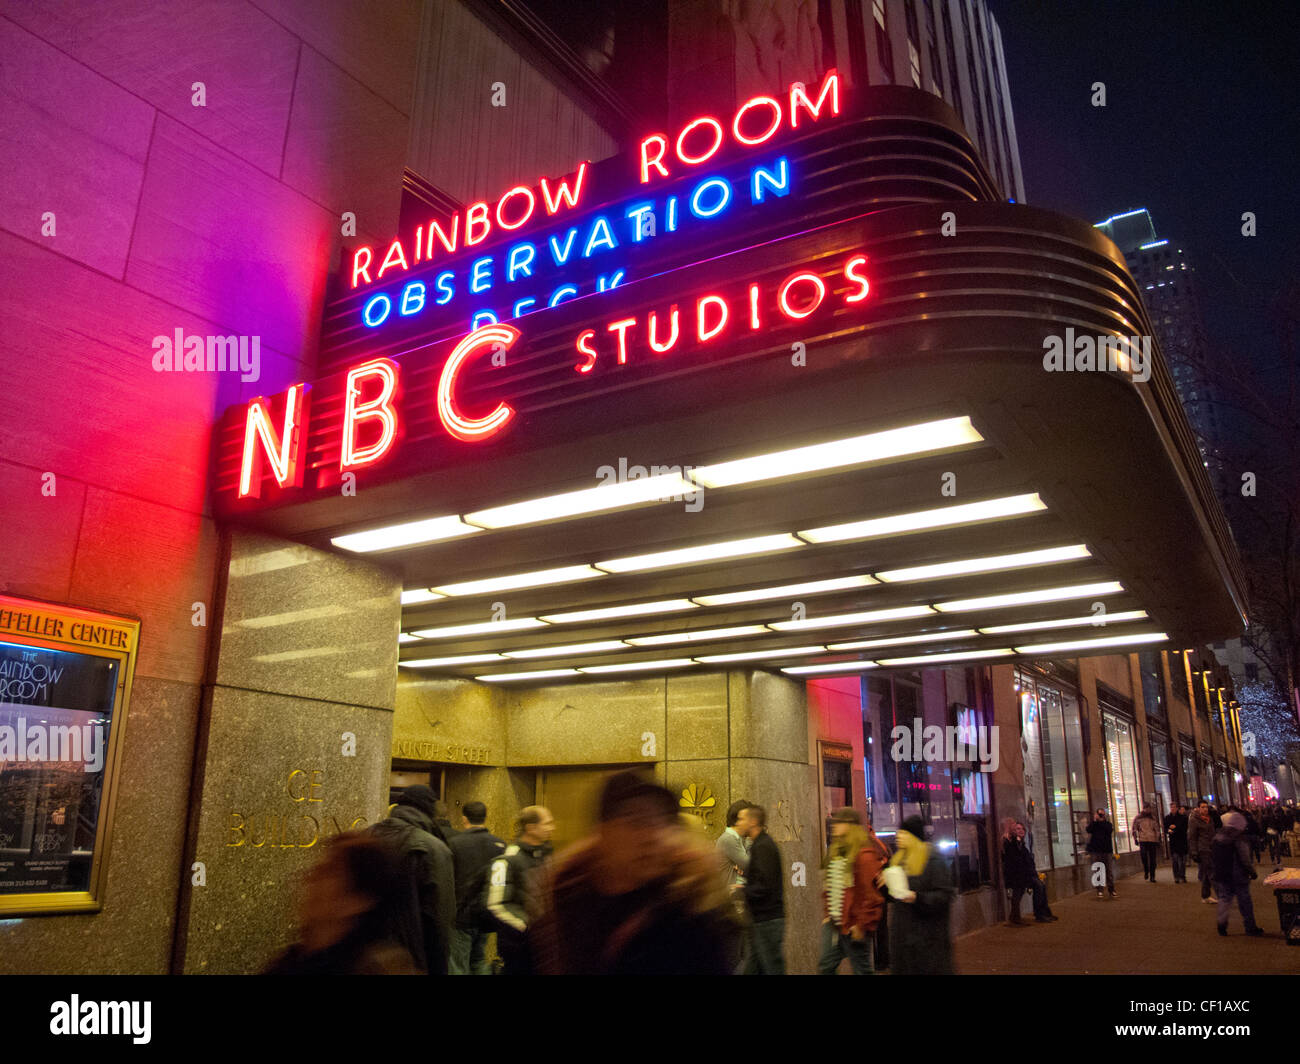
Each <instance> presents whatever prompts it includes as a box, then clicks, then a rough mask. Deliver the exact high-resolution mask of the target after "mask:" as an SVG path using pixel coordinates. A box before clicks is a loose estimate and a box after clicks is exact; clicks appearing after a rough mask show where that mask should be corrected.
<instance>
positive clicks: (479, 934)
mask: <svg viewBox="0 0 1300 1064" xmlns="http://www.w3.org/2000/svg"><path fill="white" fill-rule="evenodd" d="M461 817H462V819H463V820H464V822H465V830H463V831H459V832H457V833H456V834H455V835H453V836H452V837H451V838H450V839H448V840H447V847H448V848H449V849H450V850H451V858H452V864H453V865H454V867H455V872H456V929H455V931H454V933H453V935H452V944H451V974H452V975H487V974H488V967H487V961H486V960H485V959H484V955H485V953H486V951H487V940H488V936H489V935H491V933H492V932H491V931H490V930H488V929H487V927H486V926H485V924H484V921H485V919H486V915H487V914H486V913H485V912H484V908H483V888H484V887H485V886H486V884H487V873H488V868H489V867H490V866H491V864H492V862H493V861H495V860H496V859H497V858H498V857H500V856H501V855H502V854H503V853H504V852H505V848H506V844H505V843H504V842H503V841H502V840H501V839H499V838H497V837H496V836H495V835H493V834H492V833H491V832H490V831H488V829H487V806H486V805H484V804H483V803H482V802H466V803H465V805H464V808H463V809H462V810H461Z"/></svg>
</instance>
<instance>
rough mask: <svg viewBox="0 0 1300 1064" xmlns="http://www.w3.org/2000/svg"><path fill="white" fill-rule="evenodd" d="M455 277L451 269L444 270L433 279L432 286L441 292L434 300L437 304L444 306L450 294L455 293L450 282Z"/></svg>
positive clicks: (449, 298) (449, 300)
mask: <svg viewBox="0 0 1300 1064" xmlns="http://www.w3.org/2000/svg"><path fill="white" fill-rule="evenodd" d="M455 279H456V275H455V274H454V273H452V272H451V270H444V271H443V272H442V273H440V274H438V276H437V277H435V278H434V279H433V287H434V288H436V289H437V290H438V291H439V292H441V293H442V295H441V296H440V297H439V298H437V299H435V300H434V302H435V303H437V304H438V306H440V307H445V306H446V305H447V304H448V303H450V302H451V298H452V296H454V295H455V294H456V289H455V287H454V286H453V285H452V283H451V282H452V281H454V280H455Z"/></svg>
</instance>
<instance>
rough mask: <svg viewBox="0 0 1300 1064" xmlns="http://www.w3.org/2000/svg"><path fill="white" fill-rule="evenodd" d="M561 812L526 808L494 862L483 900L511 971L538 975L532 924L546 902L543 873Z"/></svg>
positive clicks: (506, 970) (503, 959)
mask: <svg viewBox="0 0 1300 1064" xmlns="http://www.w3.org/2000/svg"><path fill="white" fill-rule="evenodd" d="M554 832H555V818H554V817H553V816H551V811H550V810H549V809H546V808H545V807H544V806H540V805H530V806H527V807H526V808H524V809H522V810H520V813H519V836H518V838H516V839H515V841H514V842H512V843H511V844H510V845H509V846H507V847H506V849H505V852H504V853H503V854H502V855H501V856H500V857H498V858H496V859H495V860H493V862H492V864H491V865H489V866H488V879H487V886H486V887H485V888H484V895H483V903H484V907H485V908H486V910H487V913H488V919H489V920H491V921H492V927H493V929H494V930H495V931H496V933H497V953H498V954H499V955H500V957H501V963H502V966H503V971H504V973H505V974H506V975H533V974H534V972H535V965H534V958H533V951H532V948H531V945H530V943H529V940H528V927H529V925H530V924H531V923H532V921H533V919H534V917H536V915H537V913H538V911H539V908H540V902H539V898H538V888H539V886H540V884H539V883H538V878H539V876H540V874H541V871H542V868H543V866H544V865H545V864H546V863H547V861H549V860H550V857H551V835H552V834H554Z"/></svg>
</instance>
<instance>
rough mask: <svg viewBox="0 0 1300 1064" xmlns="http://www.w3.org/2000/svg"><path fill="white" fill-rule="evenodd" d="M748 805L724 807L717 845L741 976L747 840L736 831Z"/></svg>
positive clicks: (746, 947)
mask: <svg viewBox="0 0 1300 1064" xmlns="http://www.w3.org/2000/svg"><path fill="white" fill-rule="evenodd" d="M750 804H751V803H750V802H748V801H747V800H746V799H744V798H740V799H737V800H736V801H734V802H732V803H731V805H730V806H728V807H727V824H726V827H725V828H723V831H722V834H721V835H719V836H718V841H717V842H716V843H715V844H714V845H715V846H716V847H717V851H718V855H719V860H720V861H721V863H722V870H723V872H722V874H723V882H724V884H725V886H726V888H727V894H728V897H730V898H731V902H732V905H733V906H734V907H735V910H736V919H737V921H738V922H739V925H740V929H741V930H740V934H739V935H738V936H737V937H736V963H735V967H734V970H735V972H736V974H740V973H742V972H743V971H744V970H745V968H746V966H747V965H748V964H749V957H750V950H751V948H752V946H751V942H750V937H751V936H750V928H749V910H748V909H747V908H746V907H745V873H746V871H748V869H749V847H750V842H749V839H747V838H745V837H744V836H743V835H741V834H740V832H739V831H737V830H736V821H737V820H738V819H739V818H740V814H741V811H742V810H743V809H745V808H746V807H747V806H749V805H750Z"/></svg>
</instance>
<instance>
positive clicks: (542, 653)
mask: <svg viewBox="0 0 1300 1064" xmlns="http://www.w3.org/2000/svg"><path fill="white" fill-rule="evenodd" d="M626 649H627V644H626V643H625V642H623V640H621V639H604V640H601V641H599V642H596V643H570V644H569V645H568V646H563V647H529V648H528V649H527V650H503V651H502V653H503V654H504V655H505V656H506V657H508V658H561V657H564V656H565V655H566V654H573V655H577V654H599V653H601V652H602V651H605V650H626Z"/></svg>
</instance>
